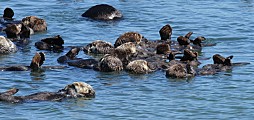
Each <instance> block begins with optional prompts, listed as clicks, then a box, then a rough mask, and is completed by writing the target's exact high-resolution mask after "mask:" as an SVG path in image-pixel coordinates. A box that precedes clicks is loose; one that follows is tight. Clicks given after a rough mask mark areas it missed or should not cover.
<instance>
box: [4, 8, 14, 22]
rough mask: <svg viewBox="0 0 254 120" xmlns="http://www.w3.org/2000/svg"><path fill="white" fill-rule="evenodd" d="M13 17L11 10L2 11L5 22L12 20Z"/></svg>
mask: <svg viewBox="0 0 254 120" xmlns="http://www.w3.org/2000/svg"><path fill="white" fill-rule="evenodd" d="M13 16H14V12H13V10H12V9H11V8H5V9H4V15H3V18H4V19H6V20H12V17H13Z"/></svg>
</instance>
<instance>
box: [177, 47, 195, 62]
mask: <svg viewBox="0 0 254 120" xmlns="http://www.w3.org/2000/svg"><path fill="white" fill-rule="evenodd" d="M197 57H198V53H197V52H192V51H190V50H188V49H185V50H184V52H183V57H182V59H181V61H188V60H189V61H193V60H196V59H197Z"/></svg>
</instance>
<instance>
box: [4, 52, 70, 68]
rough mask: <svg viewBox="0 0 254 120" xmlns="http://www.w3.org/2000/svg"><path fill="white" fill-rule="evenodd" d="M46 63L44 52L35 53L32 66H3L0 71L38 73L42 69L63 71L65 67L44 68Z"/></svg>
mask: <svg viewBox="0 0 254 120" xmlns="http://www.w3.org/2000/svg"><path fill="white" fill-rule="evenodd" d="M44 61H45V54H44V53H42V52H39V53H35V55H34V57H33V59H32V61H31V64H30V65H29V66H24V65H15V66H3V67H0V71H28V70H31V71H38V70H40V69H63V68H65V66H43V67H42V64H43V63H44Z"/></svg>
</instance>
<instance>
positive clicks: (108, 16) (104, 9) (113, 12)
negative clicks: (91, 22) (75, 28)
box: [81, 4, 123, 20]
mask: <svg viewBox="0 0 254 120" xmlns="http://www.w3.org/2000/svg"><path fill="white" fill-rule="evenodd" d="M81 16H82V17H88V18H91V19H96V20H113V19H117V18H122V17H123V15H122V13H121V12H120V11H119V10H117V9H116V8H114V7H113V6H110V5H107V4H100V5H95V6H92V7H91V8H89V9H88V10H87V11H86V12H85V13H83V14H82V15H81Z"/></svg>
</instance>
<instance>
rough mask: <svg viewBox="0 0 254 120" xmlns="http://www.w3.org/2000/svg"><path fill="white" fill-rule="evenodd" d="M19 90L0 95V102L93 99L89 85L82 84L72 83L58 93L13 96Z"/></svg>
mask: <svg viewBox="0 0 254 120" xmlns="http://www.w3.org/2000/svg"><path fill="white" fill-rule="evenodd" d="M18 91H19V89H16V88H12V89H10V90H8V91H5V92H2V93H0V101H4V102H10V103H23V102H28V101H62V100H64V99H67V98H94V97H95V91H94V89H93V88H92V86H91V85H89V84H87V83H84V82H74V83H72V84H70V85H67V86H66V87H65V88H64V89H61V90H59V91H58V92H38V93H34V94H31V95H26V96H13V95H14V94H16V93H17V92H18Z"/></svg>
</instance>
